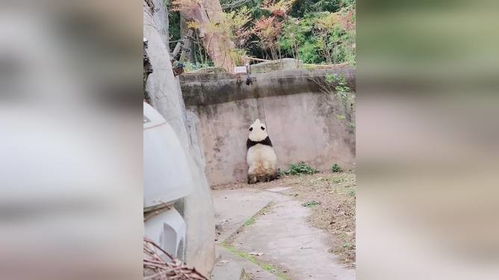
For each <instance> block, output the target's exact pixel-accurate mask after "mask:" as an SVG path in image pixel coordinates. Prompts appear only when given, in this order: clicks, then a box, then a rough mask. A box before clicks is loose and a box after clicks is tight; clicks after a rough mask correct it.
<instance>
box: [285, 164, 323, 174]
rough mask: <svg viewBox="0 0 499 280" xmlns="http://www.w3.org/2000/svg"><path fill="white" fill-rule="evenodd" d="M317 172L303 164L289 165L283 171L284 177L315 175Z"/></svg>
mask: <svg viewBox="0 0 499 280" xmlns="http://www.w3.org/2000/svg"><path fill="white" fill-rule="evenodd" d="M317 172H319V171H318V170H317V169H315V168H313V167H311V166H310V165H308V164H306V163H305V162H299V163H294V164H291V166H290V167H289V169H288V170H286V171H284V174H286V175H300V174H315V173H317Z"/></svg>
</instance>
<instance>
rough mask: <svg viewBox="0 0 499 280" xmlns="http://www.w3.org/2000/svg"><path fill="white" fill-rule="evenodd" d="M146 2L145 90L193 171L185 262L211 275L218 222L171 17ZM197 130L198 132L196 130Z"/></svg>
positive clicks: (157, 3) (158, 4) (157, 1)
mask: <svg viewBox="0 0 499 280" xmlns="http://www.w3.org/2000/svg"><path fill="white" fill-rule="evenodd" d="M146 2H147V1H144V2H143V3H144V37H145V39H147V40H148V48H147V50H146V52H147V54H148V56H149V60H150V62H151V66H152V70H153V72H152V73H151V74H150V75H149V77H148V79H147V84H146V90H147V92H148V93H149V95H150V97H151V103H152V105H153V107H155V108H156V110H158V112H159V113H161V114H162V115H163V117H164V118H165V119H166V120H167V121H168V123H169V124H170V125H171V126H172V127H173V129H174V130H175V132H176V134H177V136H178V137H179V139H180V141H181V142H182V145H183V148H184V149H185V151H186V154H187V155H189V166H190V168H191V173H192V174H193V182H194V185H193V190H194V191H193V192H192V194H191V195H189V196H187V197H186V198H185V199H184V203H183V206H182V207H181V208H183V209H180V210H181V212H183V217H184V219H185V221H186V223H187V242H186V249H187V252H186V262H187V264H189V265H191V266H194V267H196V269H197V270H198V271H200V272H201V273H203V274H204V275H209V272H210V271H211V269H212V267H213V264H214V261H215V243H214V239H215V223H214V211H213V202H212V199H211V193H210V188H209V185H208V182H207V180H206V176H205V173H204V162H203V159H202V158H203V157H202V155H201V154H200V153H199V151H200V149H199V148H198V147H197V145H198V144H197V142H196V141H194V142H193V141H191V140H192V139H193V138H192V137H190V136H189V133H188V130H187V128H188V127H189V125H188V119H187V115H186V110H185V106H184V102H183V99H182V94H181V92H180V86H179V82H178V79H177V78H175V77H174V76H173V72H172V65H171V63H170V55H169V50H168V17H167V11H166V9H165V6H164V2H163V1H162V0H150V1H148V2H151V3H152V4H153V5H154V9H151V7H150V6H149V5H148V4H147V3H146ZM193 133H195V132H193ZM172 160H174V159H172Z"/></svg>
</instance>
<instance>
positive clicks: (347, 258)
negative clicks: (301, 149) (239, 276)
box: [213, 172, 356, 267]
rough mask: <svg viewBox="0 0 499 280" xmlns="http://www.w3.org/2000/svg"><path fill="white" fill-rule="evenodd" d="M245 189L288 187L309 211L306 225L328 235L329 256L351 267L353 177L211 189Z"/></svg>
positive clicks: (308, 177)
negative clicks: (323, 231)
mask: <svg viewBox="0 0 499 280" xmlns="http://www.w3.org/2000/svg"><path fill="white" fill-rule="evenodd" d="M248 187H249V188H258V189H268V188H275V187H291V188H292V189H291V190H290V191H289V192H288V193H289V195H291V196H293V197H294V198H296V199H297V200H299V201H300V202H302V206H303V207H309V208H310V209H312V215H311V216H310V217H309V222H310V223H311V224H312V225H313V226H315V227H317V228H321V229H324V230H326V231H327V232H329V233H330V234H331V244H332V247H331V248H330V252H331V253H334V254H336V255H338V256H339V257H340V259H341V261H342V262H343V263H345V264H346V265H347V266H349V267H355V200H356V181H355V174H353V173H350V172H342V173H317V174H314V175H295V176H283V177H281V178H280V179H278V180H275V181H272V182H266V183H257V184H253V185H248V184H246V183H237V184H229V185H219V186H214V187H213V189H238V188H248Z"/></svg>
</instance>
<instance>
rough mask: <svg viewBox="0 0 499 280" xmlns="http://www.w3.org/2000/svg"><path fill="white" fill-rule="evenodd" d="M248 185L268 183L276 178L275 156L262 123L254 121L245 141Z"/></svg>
mask: <svg viewBox="0 0 499 280" xmlns="http://www.w3.org/2000/svg"><path fill="white" fill-rule="evenodd" d="M247 148H248V153H247V155H246V162H247V163H248V166H249V169H248V183H249V184H252V183H256V182H259V181H260V182H261V181H270V180H273V179H275V178H276V177H277V175H278V172H277V156H276V154H275V151H274V148H273V147H272V142H271V141H270V138H269V135H268V134H267V127H266V126H265V124H264V123H262V122H260V120H259V119H256V120H255V122H253V124H251V126H250V127H249V135H248V141H247Z"/></svg>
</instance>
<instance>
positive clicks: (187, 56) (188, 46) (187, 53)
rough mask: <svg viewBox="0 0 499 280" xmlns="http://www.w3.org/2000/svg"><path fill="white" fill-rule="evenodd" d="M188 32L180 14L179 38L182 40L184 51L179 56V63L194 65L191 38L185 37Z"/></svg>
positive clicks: (183, 18)
mask: <svg viewBox="0 0 499 280" xmlns="http://www.w3.org/2000/svg"><path fill="white" fill-rule="evenodd" d="M188 31H189V27H188V26H187V22H186V20H185V17H184V16H183V15H182V14H181V15H180V34H181V38H185V39H184V46H183V48H184V50H183V52H182V54H181V55H180V59H179V61H181V62H190V63H194V44H193V43H192V36H187V37H186V35H188Z"/></svg>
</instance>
